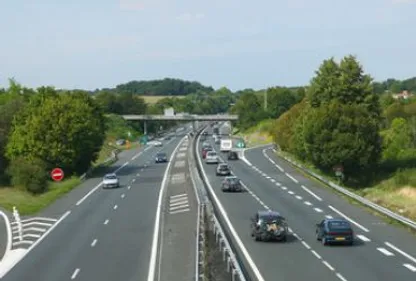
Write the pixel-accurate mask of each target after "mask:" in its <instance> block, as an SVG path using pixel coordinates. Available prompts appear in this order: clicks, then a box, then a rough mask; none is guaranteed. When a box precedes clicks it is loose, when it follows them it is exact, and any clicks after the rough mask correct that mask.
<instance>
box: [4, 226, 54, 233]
mask: <svg viewBox="0 0 416 281" xmlns="http://www.w3.org/2000/svg"><path fill="white" fill-rule="evenodd" d="M24 231H25V232H27V231H37V232H45V231H46V228H40V227H28V228H25V229H24ZM18 232H19V231H18V230H13V231H12V233H13V234H16V233H18Z"/></svg>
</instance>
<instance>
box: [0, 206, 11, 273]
mask: <svg viewBox="0 0 416 281" xmlns="http://www.w3.org/2000/svg"><path fill="white" fill-rule="evenodd" d="M0 216H2V217H3V220H4V224H5V225H6V232H7V244H6V251H5V253H4V256H6V255H7V254H8V253H9V252H10V250H11V249H12V228H11V227H10V220H9V217H8V216H7V215H6V214H5V213H3V212H2V211H0ZM0 278H1V277H0Z"/></svg>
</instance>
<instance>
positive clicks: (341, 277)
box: [336, 273, 347, 281]
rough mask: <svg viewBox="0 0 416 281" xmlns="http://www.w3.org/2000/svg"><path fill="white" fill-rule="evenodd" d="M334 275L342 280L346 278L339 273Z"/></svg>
mask: <svg viewBox="0 0 416 281" xmlns="http://www.w3.org/2000/svg"><path fill="white" fill-rule="evenodd" d="M336 275H337V277H338V278H339V279H341V280H342V281H347V279H345V278H344V276H342V275H341V273H337V274H336Z"/></svg>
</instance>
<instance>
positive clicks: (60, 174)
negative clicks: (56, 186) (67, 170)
mask: <svg viewBox="0 0 416 281" xmlns="http://www.w3.org/2000/svg"><path fill="white" fill-rule="evenodd" d="M51 178H52V179H53V180H54V181H61V180H63V179H64V171H62V169H61V168H55V169H53V170H52V172H51Z"/></svg>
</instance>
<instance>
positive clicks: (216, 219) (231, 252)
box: [190, 128, 249, 281]
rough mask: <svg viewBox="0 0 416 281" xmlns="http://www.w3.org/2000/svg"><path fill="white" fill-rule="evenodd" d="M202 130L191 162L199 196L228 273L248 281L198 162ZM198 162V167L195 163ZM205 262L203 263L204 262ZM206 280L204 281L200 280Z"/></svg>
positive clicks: (196, 141)
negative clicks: (198, 146)
mask: <svg viewBox="0 0 416 281" xmlns="http://www.w3.org/2000/svg"><path fill="white" fill-rule="evenodd" d="M204 129H205V128H203V129H202V130H199V131H198V132H197V133H196V134H195V137H194V139H193V145H192V149H193V153H192V155H193V161H191V162H190V167H194V175H197V176H195V178H197V180H199V183H200V184H198V182H197V185H196V186H197V187H198V188H199V191H198V196H201V197H202V200H201V201H202V202H204V203H203V204H202V205H203V206H204V210H205V212H206V213H207V215H208V216H209V217H210V221H211V223H212V227H213V231H214V234H215V237H216V242H217V244H218V245H219V248H220V250H221V251H222V253H223V261H224V262H226V266H227V272H229V273H231V280H232V281H246V280H249V279H247V278H246V270H245V269H244V268H243V267H242V264H241V263H240V259H239V258H238V257H237V254H236V250H235V249H236V247H235V246H234V245H233V241H232V239H231V237H230V235H229V234H228V233H227V232H225V231H224V229H227V228H226V227H225V226H224V225H223V222H222V220H221V219H220V214H218V213H217V210H216V207H215V204H213V203H212V202H213V201H212V200H211V195H210V194H209V192H207V190H208V187H207V180H208V179H206V178H205V176H204V175H203V173H202V167H201V165H200V161H196V160H197V159H198V157H199V155H198V153H197V150H196V147H197V143H198V141H199V135H200V134H201V133H202V131H203V130H204ZM194 161H195V162H196V165H195V163H194ZM191 163H192V164H191ZM202 262H203V261H202ZM200 280H204V279H200Z"/></svg>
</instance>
